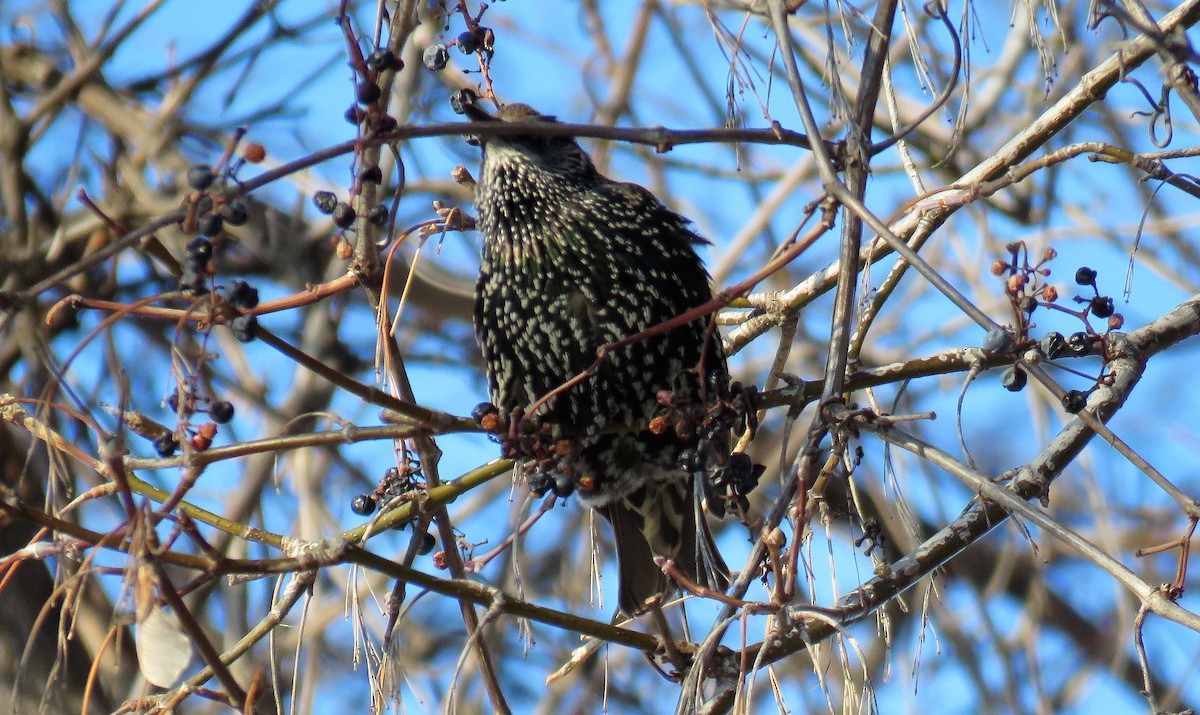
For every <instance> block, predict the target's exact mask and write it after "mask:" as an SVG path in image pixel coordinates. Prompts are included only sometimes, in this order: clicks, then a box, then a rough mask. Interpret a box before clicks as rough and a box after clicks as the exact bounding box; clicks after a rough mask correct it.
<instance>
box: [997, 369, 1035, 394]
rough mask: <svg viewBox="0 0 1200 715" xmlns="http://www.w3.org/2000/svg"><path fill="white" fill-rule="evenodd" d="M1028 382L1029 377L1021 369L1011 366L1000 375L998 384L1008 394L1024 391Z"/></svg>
mask: <svg viewBox="0 0 1200 715" xmlns="http://www.w3.org/2000/svg"><path fill="white" fill-rule="evenodd" d="M1028 382H1029V376H1028V375H1026V374H1025V371H1024V370H1022V369H1021V368H1019V367H1017V366H1016V365H1013V366H1011V367H1009V368H1008V369H1007V370H1005V371H1004V373H1003V374H1002V375H1000V384H1001V385H1003V386H1004V389H1005V390H1008V391H1009V392H1020V391H1021V390H1023V389H1025V385H1026V383H1028Z"/></svg>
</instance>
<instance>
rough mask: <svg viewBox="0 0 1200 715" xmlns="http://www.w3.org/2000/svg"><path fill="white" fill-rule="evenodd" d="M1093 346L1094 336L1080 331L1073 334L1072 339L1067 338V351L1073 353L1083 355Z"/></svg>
mask: <svg viewBox="0 0 1200 715" xmlns="http://www.w3.org/2000/svg"><path fill="white" fill-rule="evenodd" d="M1091 346H1092V336H1090V335H1088V334H1087V333H1085V332H1083V331H1082V330H1080V331H1079V332H1077V333H1071V337H1069V338H1067V349H1068V350H1070V351H1071V352H1073V353H1075V354H1077V355H1082V354H1083V353H1086V352H1087V351H1088V348H1090V347H1091Z"/></svg>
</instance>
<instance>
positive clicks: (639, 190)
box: [463, 103, 729, 616]
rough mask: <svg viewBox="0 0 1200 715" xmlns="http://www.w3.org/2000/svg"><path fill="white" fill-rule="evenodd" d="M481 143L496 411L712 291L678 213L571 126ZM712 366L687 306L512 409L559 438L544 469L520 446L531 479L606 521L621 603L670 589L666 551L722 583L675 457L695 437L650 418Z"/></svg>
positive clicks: (512, 108) (484, 328)
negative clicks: (680, 320) (608, 163)
mask: <svg viewBox="0 0 1200 715" xmlns="http://www.w3.org/2000/svg"><path fill="white" fill-rule="evenodd" d="M463 109H464V111H465V113H466V114H467V115H468V117H470V118H471V119H472V120H475V121H479V122H488V121H504V122H522V123H525V122H528V123H538V122H554V118H553V117H548V116H544V115H541V114H539V113H538V112H536V111H534V110H533V109H532V108H530V107H528V106H526V105H523V104H510V105H507V106H505V107H504V108H502V109H500V110H499V111H498V112H497V113H496V114H495V116H493V115H490V114H488V113H487V112H485V111H484V110H482V109H481V108H479V107H477V106H475V105H473V104H470V103H467V104H466V106H463ZM480 143H481V144H482V146H483V165H482V168H481V171H480V176H479V177H478V180H477V183H476V188H475V206H476V209H477V211H478V220H477V225H478V227H479V229H480V230H481V231H482V233H483V237H484V245H483V257H482V266H481V269H480V273H479V281H478V283H477V284H476V298H475V335H476V338H477V339H478V340H479V344H480V346H481V348H482V350H483V355H484V360H485V362H486V365H487V375H488V386H489V390H490V393H491V400H492V402H493V403H494V404H495V405H496V406H497V407H498V408H499V409H500V410H501V412H502V413H503V414H505V415H508V414H510V413H512V411H513V410H515V409H517V408H524V409H529V408H530V407H531V406H533V405H534V404H535V403H537V402H538V401H539V400H541V399H542V398H543V397H544V396H546V395H547V394H549V393H551V392H552V391H554V390H556V389H558V388H561V387H562V386H563V384H564V383H566V382H567V381H569V380H571V379H572V378H574V377H576V376H578V375H579V374H580V373H583V372H584V371H586V370H587V369H588V368H589V367H590V366H592V364H593V363H594V362H595V361H596V359H597V354H598V353H597V350H598V348H600V347H601V346H603V345H606V344H609V343H613V342H615V341H618V340H621V339H623V338H628V337H630V336H632V335H635V334H637V333H640V332H641V331H643V330H646V329H648V328H651V327H653V326H656V325H658V324H660V323H662V322H664V321H666V320H669V319H671V318H673V317H675V316H677V315H680V314H681V313H684V312H686V311H688V310H689V309H691V308H695V307H696V306H699V305H701V304H703V303H705V302H707V301H708V300H710V299H711V298H712V291H711V289H710V287H709V283H708V274H707V272H706V271H705V269H704V265H703V263H702V262H701V260H700V257H699V256H698V255H697V253H696V246H697V245H699V244H702V243H704V241H703V239H701V238H700V237H699V236H697V235H696V234H695V233H694V232H693V231H692V230H691V229H690V228H689V223H690V222H689V221H688V220H687V219H685V218H683V217H682V216H680V215H678V214H676V213H675V212H673V211H671V210H670V209H668V208H667V207H666V206H664V205H663V204H662V202H660V201H659V200H658V199H657V198H655V197H654V195H653V194H651V193H650V192H649V191H648V190H646V189H645V188H643V187H641V186H638V185H636V184H627V183H620V182H616V181H612V180H610V179H608V178H606V177H604V176H602V175H600V173H599V172H597V170H596V167H595V165H594V164H593V163H592V160H591V157H590V156H588V154H587V153H586V152H585V151H584V150H583V149H582V148H581V147H580V146H579V144H578V143H577V142H576V141H575V140H574V139H573V138H570V137H550V136H536V135H534V134H530V135H517V136H492V137H481V138H480ZM724 370H725V356H724V354H723V352H722V350H721V343H720V336H719V335H717V334H716V332H715V331H714V330H713V329H710V327H709V324H708V321H707V320H706V319H705V318H698V319H696V320H694V321H692V322H690V323H687V324H686V325H683V326H681V327H677V328H674V329H672V330H668V331H666V332H662V333H659V334H657V335H654V336H652V337H649V338H646V339H644V340H640V341H638V342H635V343H633V344H631V345H628V346H625V347H622V348H620V349H618V350H614V351H611V352H609V353H608V354H607V356H606V359H605V360H604V361H603V362H602V363H601V364H600V365H599V368H598V369H597V370H596V372H595V373H594V374H592V375H591V376H589V377H588V378H587V379H585V380H582V381H580V382H578V383H576V384H573V385H572V386H571V387H570V388H568V389H566V390H565V391H561V392H559V393H557V394H556V395H555V396H553V397H551V398H550V399H549V400H547V401H546V402H544V403H543V404H542V405H541V406H540V407H538V409H537V410H535V411H534V412H533V413H531V414H526V415H525V417H526V418H527V419H530V420H532V421H533V422H535V423H536V424H539V425H548V426H549V428H550V429H551V431H552V436H553V438H554V439H555V440H560V441H559V442H557V444H563V442H562V441H561V440H567V444H569V445H571V448H570V449H569V451H568V453H567V454H565V455H560V456H559V458H558V459H556V460H554V462H553V466H552V467H551V468H550V469H551V470H552V472H553V473H552V474H549V475H547V474H541V475H538V474H536V471H537V469H539V467H538V466H536V460H534V459H532V455H528V454H526V455H518V458H520V457H522V456H523V457H526V459H525V460H524V461H525V464H524V465H523V469H524V471H525V472H526V474H527V475H528V477H529V480H530V484H531V486H533V484H534V478H535V476H537V477H538V478H539V479H540V482H539V483H541V484H551V485H554V489H555V491H556V492H558V493H559V494H561V495H564V496H565V495H566V494H568V493H571V492H572V491H574V492H575V493H576V494H578V496H579V500H580V502H581V503H583V504H584V505H585V506H588V507H590V508H592V509H595V510H596V511H598V512H600V513H601V514H602V515H603V516H604V517H605V518H606V519H607V520H608V521H609V523H610V524H611V525H612V528H613V534H614V538H615V542H616V547H617V564H618V572H619V576H620V586H619V591H618V593H619V598H618V605H619V607H620V610H621V611H622V612H623V613H625V614H626V615H629V616H633V615H637V614H640V613H642V612H644V611H645V610H646V608H647V607H646V599H648V598H650V597H652V596H658V595H666V594H667V593H668V592H670V591H672V590H673V588H674V584H673V583H672V582H670V581H669V580H668V578H667V576H666V575H665V574H664V573H663V571H662V569H661V568H659V567H658V566H657V565H655V563H654V557H655V556H661V557H664V558H668V559H672V560H673V561H674V564H675V567H676V568H677V569H678V570H679V571H680V572H681V573H682V574H683V575H685V576H686V577H687V578H688V579H690V580H692V581H694V582H696V583H698V584H701V585H703V586H706V587H709V588H715V589H718V590H724V589H725V588H726V587H727V586H728V584H729V571H728V567H726V565H725V562H724V561H723V560H722V559H721V555H720V554H719V553H718V552H717V549H716V546H715V544H714V543H713V538H712V534H711V532H710V531H709V529H708V526H707V524H706V523H705V517H704V511H703V507H702V503H701V497H700V494H701V490H700V489H699V487H698V485H697V484H696V482H697V480H698V479H699V478H700V477H699V474H700V472H699V471H690V468H688V469H685V467H684V466H681V456H683V455H684V454H685V452H686V453H688V454H695V453H696V451H695V447H696V446H697V441H698V439H699V438H698V437H696V436H694V435H688V434H687V431H686V430H682V432H683V434H684V435H685V436H680V434H679V432H680V431H675V430H671V429H667V430H657V432H658V433H652V432H651V431H649V430H647V425H648V423H649V422H650V420H651V419H652V418H653V417H654V416H655V414H656V412H659V411H661V410H662V409H663V407H662V406H661V405H660V398H662V397H663V396H664V395H670V401H671V402H672V404H699V405H703V404H704V402H703V400H705V399H706V396H707V395H708V393H709V392H710V387H711V381H712V380H713V379H714V378H713V377H712V376H714V375H720V374H723V372H724ZM725 435H726V437H727V435H728V431H726V432H725ZM710 451H711V450H710ZM726 454H727V453H726ZM682 461H683V462H688V461H689V460H688V459H687V458H686V457H685V458H684V459H683V460H682ZM690 461H694V459H693V460H690ZM543 464H544V462H543ZM544 490H545V487H543V491H544ZM535 491H537V490H536V489H535Z"/></svg>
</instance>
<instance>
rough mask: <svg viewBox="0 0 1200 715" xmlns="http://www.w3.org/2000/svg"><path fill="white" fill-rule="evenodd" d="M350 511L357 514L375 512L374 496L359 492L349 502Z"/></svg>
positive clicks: (363, 514)
mask: <svg viewBox="0 0 1200 715" xmlns="http://www.w3.org/2000/svg"><path fill="white" fill-rule="evenodd" d="M350 511H352V512H354V513H355V514H358V515H359V516H370V515H371V514H374V513H375V497H373V496H371V495H370V494H359V495H357V496H355V497H354V499H353V500H351V502H350Z"/></svg>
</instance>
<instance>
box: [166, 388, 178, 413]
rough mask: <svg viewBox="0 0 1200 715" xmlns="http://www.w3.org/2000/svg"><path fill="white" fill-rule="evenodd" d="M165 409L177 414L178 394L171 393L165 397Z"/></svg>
mask: <svg viewBox="0 0 1200 715" xmlns="http://www.w3.org/2000/svg"><path fill="white" fill-rule="evenodd" d="M167 409H168V410H170V411H172V412H175V413H178V412H179V393H178V392H172V393H171V394H169V395H167Z"/></svg>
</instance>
